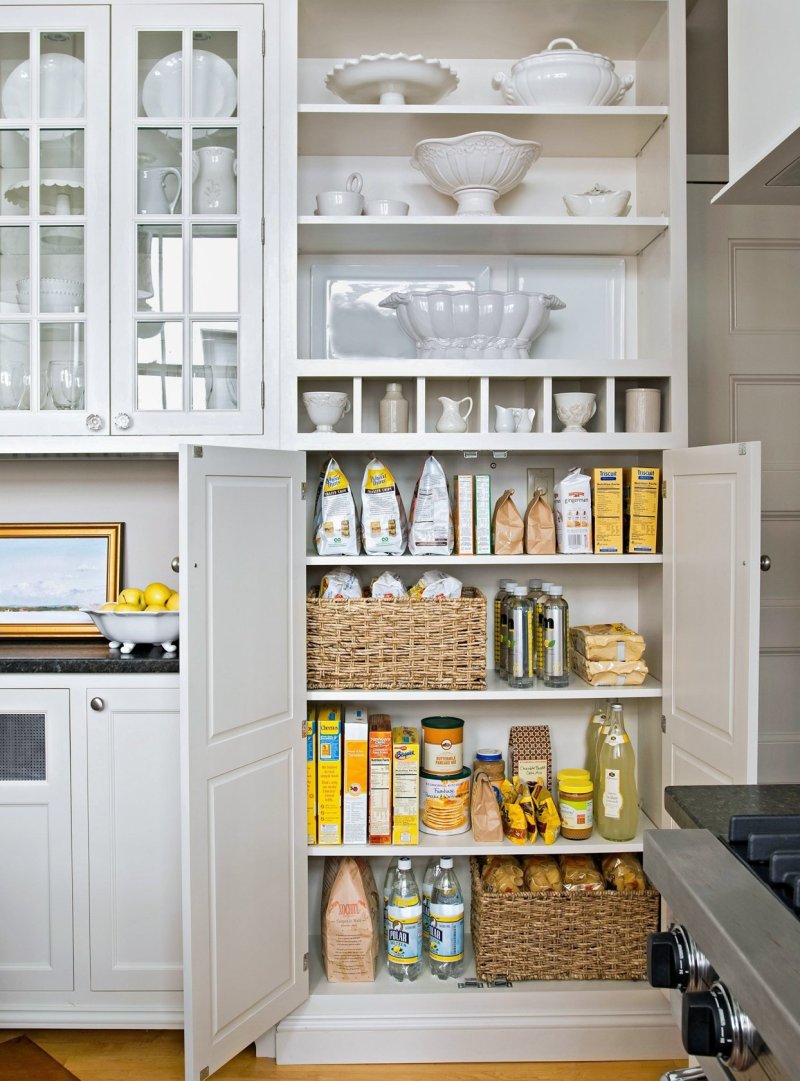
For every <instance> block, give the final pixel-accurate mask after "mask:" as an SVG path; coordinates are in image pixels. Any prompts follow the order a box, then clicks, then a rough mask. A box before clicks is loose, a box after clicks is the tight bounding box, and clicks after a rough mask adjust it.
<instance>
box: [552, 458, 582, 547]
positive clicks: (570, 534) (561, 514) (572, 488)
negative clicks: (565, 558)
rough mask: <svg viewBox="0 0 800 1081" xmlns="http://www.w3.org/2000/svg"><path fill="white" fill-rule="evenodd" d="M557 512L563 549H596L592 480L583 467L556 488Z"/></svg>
mask: <svg viewBox="0 0 800 1081" xmlns="http://www.w3.org/2000/svg"><path fill="white" fill-rule="evenodd" d="M553 514H554V516H555V520H556V540H557V544H558V550H559V552H563V553H564V554H566V555H589V553H590V552H591V550H592V482H591V479H590V478H589V477H588V476H587V474H586V473H582V472H581V470H580V468H579V467H576V468H575V469H571V470H570V471H569V473H567V475H566V477H564V479H563V480H560V481H559V482H558V483H557V484H556V485H555V487H554V488H553Z"/></svg>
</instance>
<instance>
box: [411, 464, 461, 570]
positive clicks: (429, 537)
mask: <svg viewBox="0 0 800 1081" xmlns="http://www.w3.org/2000/svg"><path fill="white" fill-rule="evenodd" d="M453 543H454V537H453V511H452V508H451V507H450V492H449V491H448V488H447V477H446V476H445V475H444V470H443V469H442V467H441V466H440V465H439V463H438V462H437V461H436V459H435V458H434V457H433V455H432V454H431V455H430V457H429V458H427V460H426V462H425V465H424V466H423V467H422V472H421V473H420V475H419V477H418V478H417V486H416V488H415V489H414V499H413V502H412V504H411V521H410V525H409V529H408V550H409V552H410V553H411V554H412V556H449V555H452V553H453Z"/></svg>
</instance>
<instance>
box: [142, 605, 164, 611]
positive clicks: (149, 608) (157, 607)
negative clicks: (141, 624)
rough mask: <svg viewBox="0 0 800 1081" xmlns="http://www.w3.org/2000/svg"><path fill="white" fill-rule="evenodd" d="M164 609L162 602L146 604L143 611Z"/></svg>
mask: <svg viewBox="0 0 800 1081" xmlns="http://www.w3.org/2000/svg"><path fill="white" fill-rule="evenodd" d="M166 610H167V609H166V608H165V607H164V605H163V604H148V606H147V607H146V608H145V612H166Z"/></svg>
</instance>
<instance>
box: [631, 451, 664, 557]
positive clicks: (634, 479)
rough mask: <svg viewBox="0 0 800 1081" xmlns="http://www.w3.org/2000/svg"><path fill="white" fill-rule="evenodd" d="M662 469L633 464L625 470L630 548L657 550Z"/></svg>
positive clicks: (634, 550)
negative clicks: (659, 491)
mask: <svg viewBox="0 0 800 1081" xmlns="http://www.w3.org/2000/svg"><path fill="white" fill-rule="evenodd" d="M659 476H660V470H658V469H656V468H645V467H642V466H634V467H633V468H632V469H626V470H625V519H626V526H627V532H628V551H629V552H642V553H654V552H655V551H656V544H657V536H658V490H659Z"/></svg>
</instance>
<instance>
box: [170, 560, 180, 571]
mask: <svg viewBox="0 0 800 1081" xmlns="http://www.w3.org/2000/svg"><path fill="white" fill-rule="evenodd" d="M170 567H172V569H173V570H174V571H175V573H176V574H177V573H178V572H179V571H180V569H181V561H180V559H178V557H177V556H173V557H172V562H171V563H170Z"/></svg>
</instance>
